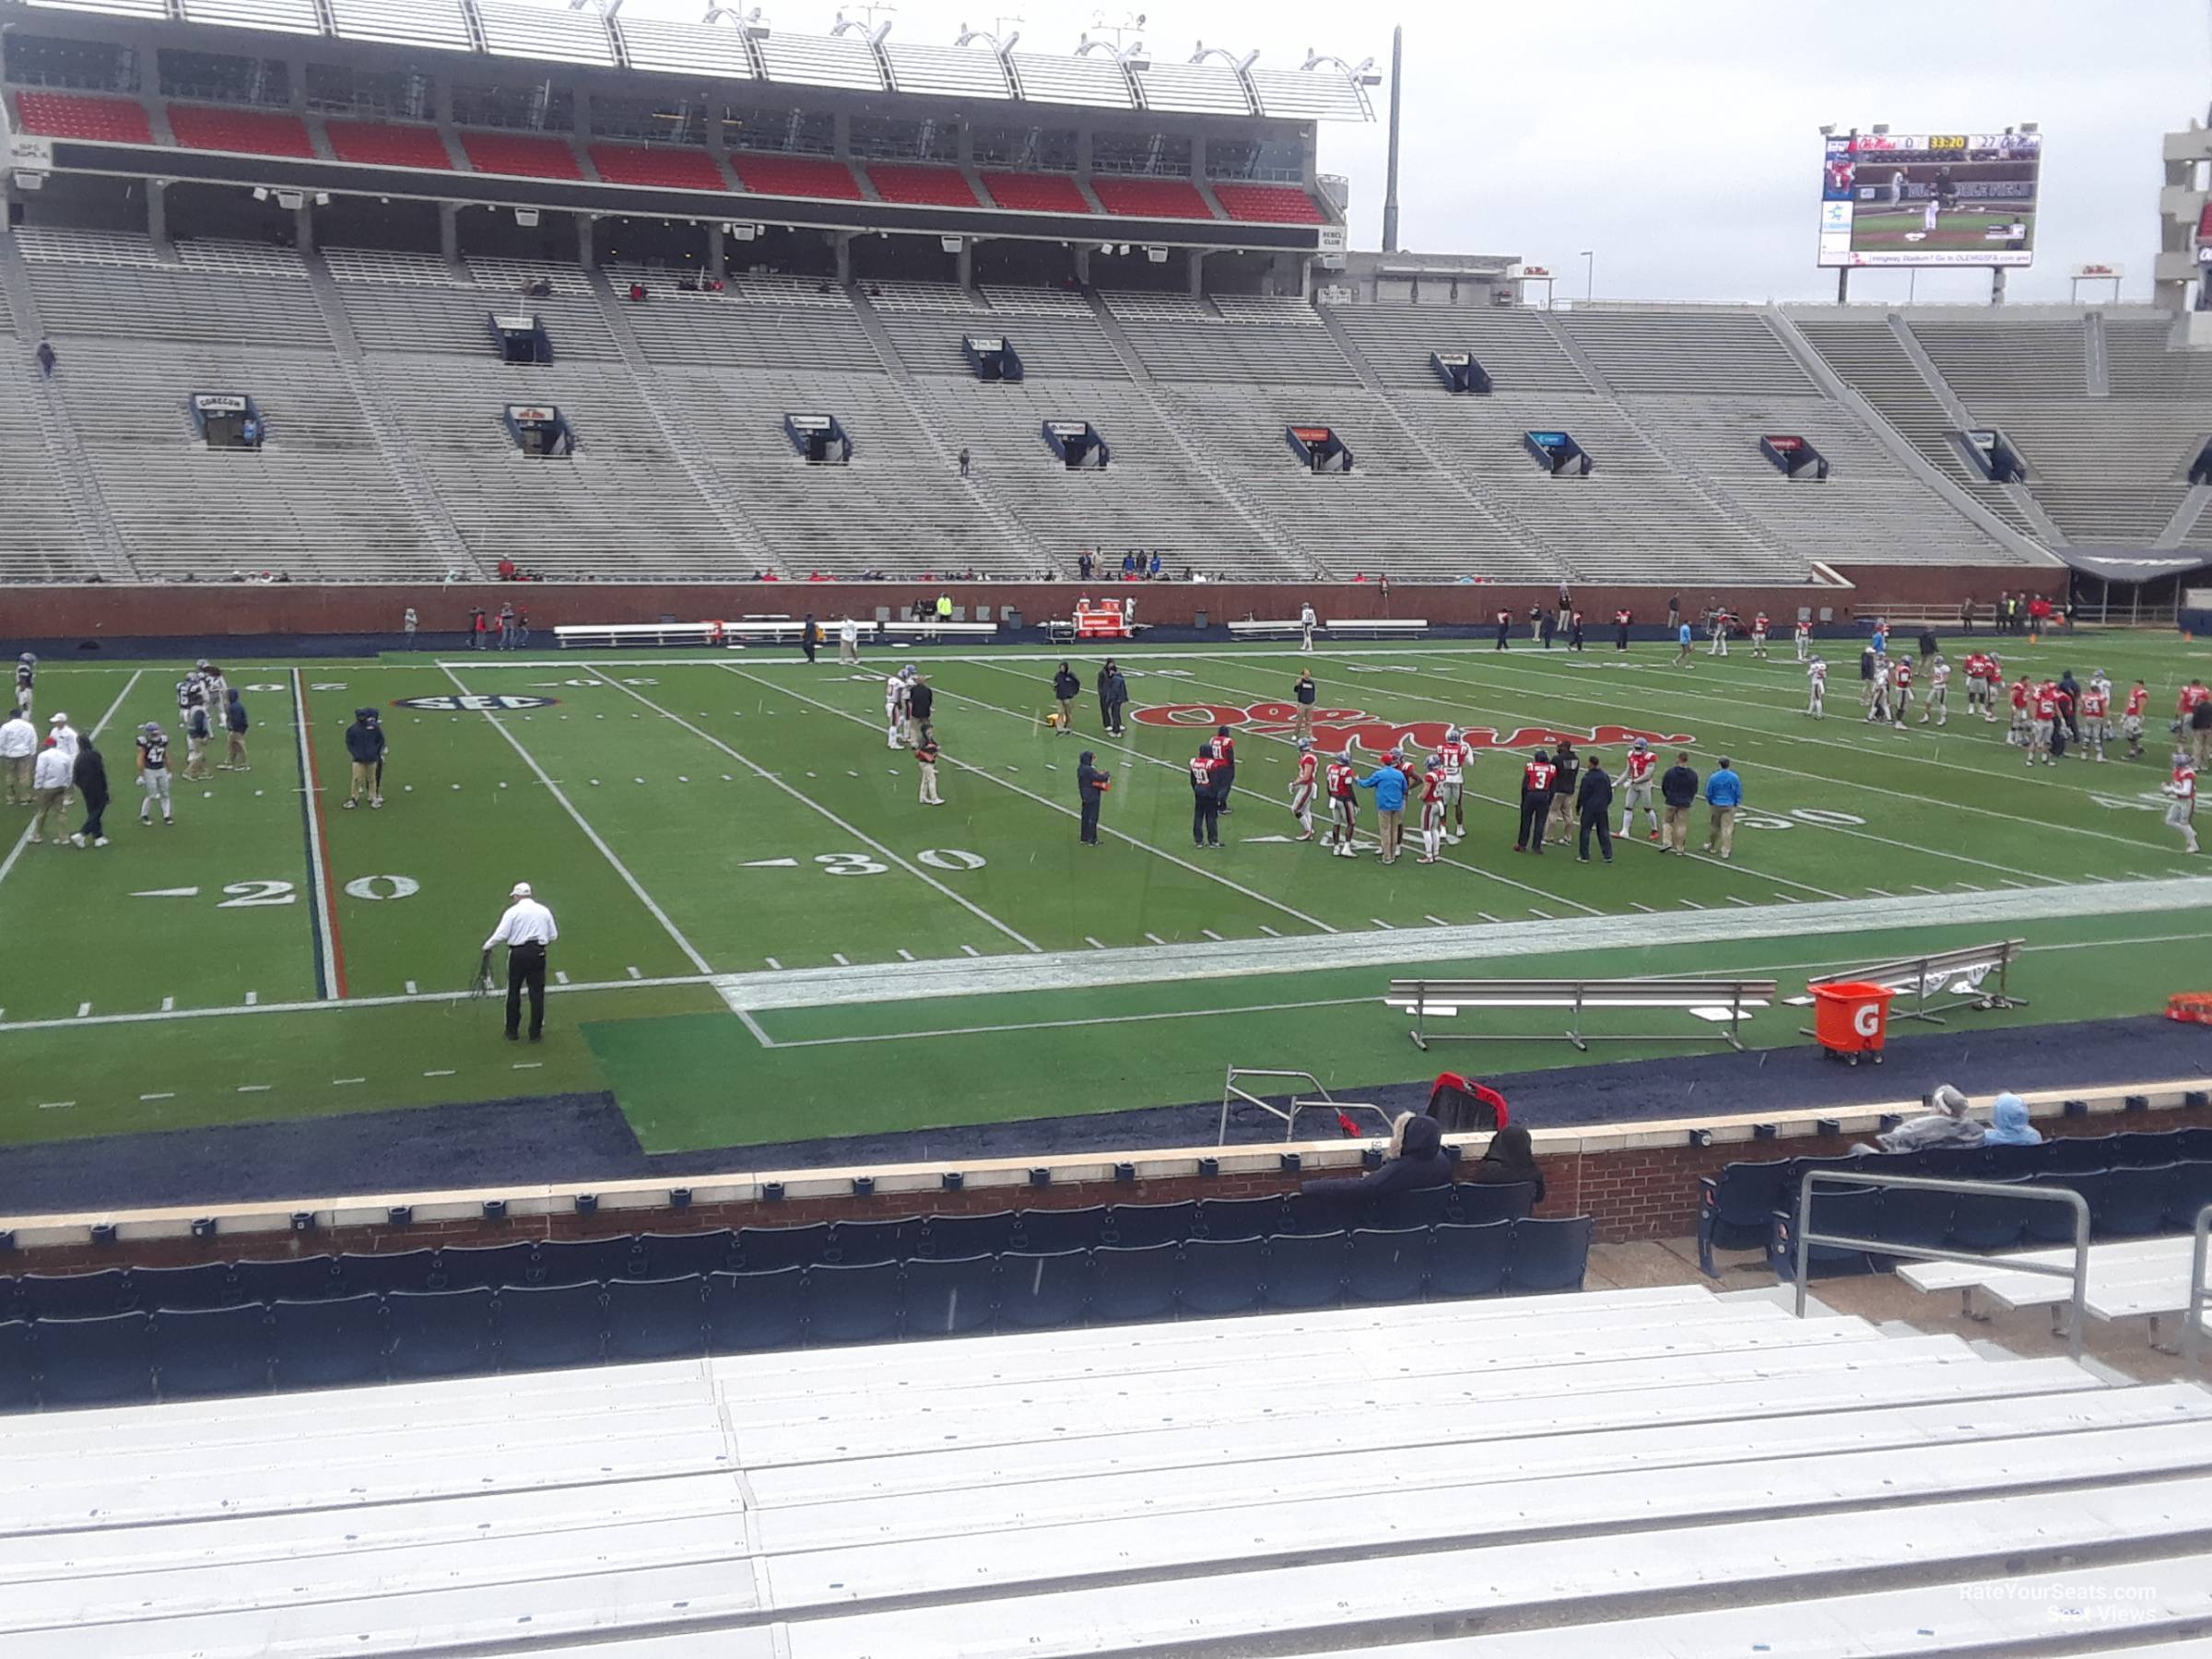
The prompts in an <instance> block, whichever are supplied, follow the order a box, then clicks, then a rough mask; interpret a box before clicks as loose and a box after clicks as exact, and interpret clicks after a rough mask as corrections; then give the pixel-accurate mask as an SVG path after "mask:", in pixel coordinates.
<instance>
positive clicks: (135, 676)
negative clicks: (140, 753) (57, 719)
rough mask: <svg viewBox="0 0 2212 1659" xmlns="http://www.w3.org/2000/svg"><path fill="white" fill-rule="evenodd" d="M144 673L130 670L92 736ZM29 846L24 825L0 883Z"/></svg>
mask: <svg viewBox="0 0 2212 1659" xmlns="http://www.w3.org/2000/svg"><path fill="white" fill-rule="evenodd" d="M145 673H146V670H145V669H143V668H136V669H133V670H132V672H131V677H130V678H129V679H127V680H125V681H124V682H123V689H122V690H120V691H118V692H117V693H116V694H115V700H114V701H113V702H112V703H110V704H109V705H108V712H106V713H105V714H102V715H101V716H100V723H99V724H97V725H95V726H94V727H93V728H92V735H93V736H95V737H98V736H99V735H100V733H102V732H104V731H106V730H107V729H108V722H109V721H111V720H112V719H114V718H115V711H116V710H118V709H120V708H122V707H123V700H124V698H126V697H128V696H130V694H131V688H132V687H133V686H135V685H136V684H137V683H138V681H139V678H140V677H141V676H143V675H144V674H145ZM110 787H111V789H112V787H113V785H112V784H111V785H110ZM29 845H30V826H29V824H26V825H24V826H23V833H22V834H20V835H18V837H16V844H15V845H14V846H13V847H10V848H9V849H8V853H7V856H6V858H0V881H6V879H7V873H8V872H9V871H10V870H12V869H14V868H15V867H16V860H17V859H18V858H20V857H22V856H23V849H24V848H26V847H28V846H29Z"/></svg>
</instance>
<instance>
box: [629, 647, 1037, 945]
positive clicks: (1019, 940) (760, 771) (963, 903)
mask: <svg viewBox="0 0 2212 1659" xmlns="http://www.w3.org/2000/svg"><path fill="white" fill-rule="evenodd" d="M715 666H716V667H719V668H722V669H723V670H724V672H725V673H730V674H735V675H736V676H737V677H738V678H740V679H745V680H752V683H753V684H754V685H756V686H759V687H761V688H763V689H765V690H769V691H774V690H776V689H777V688H775V687H773V686H771V685H769V684H768V683H767V682H766V681H765V680H759V679H754V678H753V677H752V676H751V675H749V674H746V673H744V672H742V671H740V670H738V669H735V668H731V667H729V665H727V664H719V663H718V664H716V665H715ZM597 672H599V673H600V674H602V675H604V674H606V669H604V668H599V669H597ZM616 689H618V690H619V691H621V692H622V693H623V694H624V695H625V696H628V697H632V698H635V699H636V700H638V701H639V702H641V703H643V704H644V705H645V706H646V707H647V708H649V709H651V710H652V711H653V712H654V713H656V714H659V715H661V716H662V717H663V718H664V719H667V720H672V721H674V722H675V723H676V724H677V725H679V726H681V727H683V728H684V730H685V731H687V732H688V733H690V734H691V735H693V736H694V737H697V738H699V739H700V741H701V742H703V743H710V744H712V745H713V746H714V747H716V748H718V749H720V750H721V751H722V752H723V753H724V754H725V755H727V756H728V757H729V758H730V759H733V760H735V761H736V762H737V764H738V765H740V766H742V767H744V768H745V769H746V770H747V771H750V772H752V773H753V774H754V776H756V777H759V778H764V779H766V780H767V781H768V782H771V783H773V784H774V785H775V786H776V787H777V788H778V789H780V790H782V792H783V793H784V794H787V795H789V796H790V797H791V798H792V799H793V800H794V801H797V802H799V803H800V804H802V805H803V806H806V807H807V808H808V809H809V810H810V811H813V812H816V813H818V814H819V815H820V816H821V817H822V818H826V819H828V820H829V821H830V823H832V824H835V825H836V826H837V827H838V828H839V829H840V830H843V831H844V832H845V833H846V834H847V835H850V836H852V837H853V840H855V841H861V842H863V843H864V844H865V845H867V846H869V847H872V848H874V849H875V851H876V852H877V853H878V854H879V855H881V856H882V857H885V858H888V859H889V860H890V861H891V862H892V863H893V864H895V865H898V866H899V867H900V869H902V870H904V871H905V872H906V873H907V874H908V875H909V876H912V877H914V878H915V879H916V880H917V881H921V882H923V883H924V884H925V885H927V886H929V887H932V888H935V889H936V890H937V891H938V892H940V893H942V894H943V895H944V896H945V897H946V898H947V899H949V900H952V901H953V902H954V903H955V904H957V905H959V907H960V908H961V909H962V910H964V911H966V912H968V913H969V914H970V915H971V916H973V917H975V918H976V920H978V921H979V922H982V923H983V924H986V925H987V926H989V927H990V928H991V929H992V930H993V931H994V932H996V933H1001V934H1004V935H1006V937H1007V938H1009V939H1011V940H1013V941H1014V943H1015V944H1017V945H1018V946H1020V947H1022V948H1023V949H1024V950H1031V951H1041V950H1042V949H1043V948H1044V947H1042V946H1041V945H1040V944H1038V943H1037V942H1036V941H1035V940H1034V939H1031V938H1030V937H1029V936H1028V935H1025V934H1023V933H1021V932H1020V931H1019V930H1018V929H1016V928H1013V927H1010V926H1008V925H1007V924H1006V923H1004V922H1001V921H1000V920H999V919H998V918H997V917H996V916H994V915H993V914H992V913H991V912H989V911H987V910H985V909H983V907H982V905H980V904H977V903H976V902H975V901H974V900H971V899H970V898H968V897H967V896H966V895H964V894H962V893H959V892H956V891H955V890H954V889H953V888H949V887H947V886H946V885H945V883H943V882H941V881H939V880H938V879H937V878H936V877H934V876H932V875H930V873H929V872H928V871H926V870H924V869H923V868H921V867H920V866H919V865H915V864H913V863H912V861H910V860H908V859H905V858H902V857H900V855H899V854H898V853H894V852H892V851H891V850H890V848H888V847H887V846H885V845H884V844H883V843H882V842H881V841H877V839H876V838H875V837H874V836H872V835H869V834H866V833H865V832H864V831H863V830H860V829H858V828H857V827H856V826H854V825H853V824H849V823H847V822H846V821H845V820H844V819H843V818H840V817H838V815H837V814H836V813H834V812H832V811H830V808H829V807H827V806H823V805H822V804H821V803H820V802H819V801H817V800H814V799H812V798H810V797H809V796H808V795H807V794H806V791H805V790H803V789H796V788H794V787H793V786H792V785H791V784H789V783H786V782H784V781H783V780H782V779H781V778H779V777H777V776H775V774H774V773H772V772H771V771H768V769H767V768H765V767H763V766H761V765H759V763H758V762H757V761H754V760H752V759H749V758H747V756H745V755H741V754H739V753H738V752H737V751H736V750H735V749H734V748H732V747H730V746H729V745H728V744H726V743H724V741H723V740H722V739H721V738H719V737H717V736H715V735H714V734H713V733H712V732H710V731H708V730H707V729H706V728H705V727H704V726H696V725H693V724H691V723H690V722H689V721H688V720H686V719H685V718H684V717H683V716H682V715H680V714H677V713H675V712H671V711H669V710H667V709H664V708H663V707H661V705H660V704H659V703H656V702H654V701H653V699H652V698H650V697H647V696H645V695H644V694H643V693H642V692H641V691H639V690H638V689H636V688H634V687H630V686H624V685H618V686H617V687H616ZM800 700H801V701H802V702H812V701H813V700H812V699H811V698H801V699H800ZM829 706H830V705H828V704H827V703H816V704H815V707H817V708H825V709H826V708H828V707H829ZM832 712H841V711H832ZM859 724H862V725H864V726H866V727H867V728H868V729H869V730H870V731H879V730H880V729H881V728H880V727H878V726H877V724H876V723H875V722H874V721H871V720H862V721H860V722H859ZM955 764H956V765H957V764H959V763H958V762H957V761H956V762H955Z"/></svg>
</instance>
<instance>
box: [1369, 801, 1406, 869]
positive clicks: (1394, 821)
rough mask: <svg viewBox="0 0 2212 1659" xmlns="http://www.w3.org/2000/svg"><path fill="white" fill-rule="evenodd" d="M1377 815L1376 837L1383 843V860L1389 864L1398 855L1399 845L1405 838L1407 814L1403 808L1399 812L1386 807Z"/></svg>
mask: <svg viewBox="0 0 2212 1659" xmlns="http://www.w3.org/2000/svg"><path fill="white" fill-rule="evenodd" d="M1375 817H1376V819H1377V825H1376V830H1375V839H1376V840H1378V841H1381V842H1382V862H1383V863H1384V864H1388V863H1389V862H1390V861H1391V860H1392V859H1394V858H1395V857H1397V855H1398V845H1399V843H1400V842H1401V841H1403V840H1404V839H1405V835H1406V814H1405V812H1404V810H1403V809H1401V810H1399V811H1397V812H1391V811H1389V810H1387V809H1384V810H1381V811H1378V812H1377V813H1376V814H1375Z"/></svg>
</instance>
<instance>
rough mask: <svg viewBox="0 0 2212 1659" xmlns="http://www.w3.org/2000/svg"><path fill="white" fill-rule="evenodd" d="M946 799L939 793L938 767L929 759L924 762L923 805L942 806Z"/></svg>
mask: <svg viewBox="0 0 2212 1659" xmlns="http://www.w3.org/2000/svg"><path fill="white" fill-rule="evenodd" d="M944 804H945V803H944V800H943V798H942V797H941V796H939V795H938V794H937V769H936V768H935V766H932V765H931V764H929V762H927V761H924V762H923V763H922V805H923V806H943V805H944Z"/></svg>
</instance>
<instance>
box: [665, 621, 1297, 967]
mask: <svg viewBox="0 0 2212 1659" xmlns="http://www.w3.org/2000/svg"><path fill="white" fill-rule="evenodd" d="M722 666H723V667H724V669H725V670H726V671H727V672H729V673H731V674H735V675H736V676H737V677H739V678H741V679H752V676H750V675H749V674H747V673H746V672H745V671H744V670H743V669H741V668H736V667H734V666H732V665H729V664H727V663H724V664H723V665H722ZM753 683H754V684H755V685H759V686H764V687H765V688H767V689H768V690H771V691H779V690H780V691H781V692H782V695H783V696H785V697H789V698H792V699H794V700H797V701H799V702H803V703H807V704H811V705H812V706H813V707H815V708H817V709H819V710H821V711H822V712H824V713H828V714H834V715H836V716H837V717H838V718H839V719H841V720H847V721H851V722H852V723H853V724H854V725H858V726H865V727H866V728H867V729H868V730H870V731H877V730H880V728H879V727H877V724H876V723H875V722H874V721H872V720H869V719H867V718H866V717H865V715H860V714H853V713H851V712H847V711H846V710H843V709H841V708H838V707H837V706H836V705H835V704H834V703H826V702H821V701H818V700H816V699H814V698H811V697H807V696H806V695H805V694H803V693H801V692H798V691H794V690H792V689H790V688H788V687H775V686H769V685H767V682H766V681H762V680H754V681H753ZM626 689H627V688H626ZM630 695H631V696H632V697H635V696H636V695H637V693H636V692H634V691H633V692H631V693H630ZM939 695H941V696H945V697H956V696H958V693H956V692H951V691H945V692H940V693H939ZM965 700H972V699H965ZM983 706H985V707H988V706H989V705H988V704H985V705H983ZM945 759H947V761H949V762H950V763H951V764H952V765H953V766H954V767H956V768H958V769H959V771H964V772H966V773H968V774H969V775H970V776H971V777H976V778H982V779H983V780H984V781H985V782H990V783H993V784H995V785H996V786H997V787H998V788H1000V789H1005V790H1010V791H1012V792H1013V793H1014V794H1018V795H1021V796H1023V797H1025V798H1027V799H1029V800H1031V801H1034V802H1036V803H1037V804H1038V805H1039V806H1042V807H1044V808H1045V809H1046V810H1048V811H1051V812H1056V813H1058V814H1059V815H1060V816H1061V817H1063V818H1081V817H1082V814H1081V813H1079V812H1078V811H1077V810H1076V808H1075V807H1073V806H1066V805H1064V804H1063V803H1061V802H1058V801H1054V800H1051V799H1048V798H1047V797H1045V796H1043V795H1041V794H1037V793H1036V792H1035V791H1034V790H1030V789H1024V788H1023V787H1022V786H1021V785H1020V784H1018V783H1009V782H1006V779H1004V778H1001V777H997V776H994V774H993V773H992V772H990V771H987V770H986V769H984V768H982V767H980V766H971V765H970V764H969V763H968V762H967V761H965V760H961V759H958V758H957V757H955V756H951V755H947V756H946V757H945ZM1099 828H1100V830H1101V831H1102V832H1103V833H1105V834H1107V835H1111V836H1112V837H1113V838H1114V839H1115V840H1116V841H1126V842H1128V843H1129V845H1131V846H1133V847H1135V848H1137V849H1138V850H1139V851H1141V852H1146V853H1151V854H1152V855H1153V856H1154V857H1155V858H1163V859H1165V860H1167V862H1168V863H1170V864H1171V865H1176V866H1177V867H1178V868H1180V869H1184V870H1188V871H1189V872H1190V873H1191V874H1192V875H1194V876H1203V877H1206V880H1208V881H1211V882H1215V883H1217V884H1218V885H1219V886H1221V887H1225V888H1229V889H1230V891H1231V892H1236V893H1241V894H1242V895H1243V896H1244V897H1245V898H1247V899H1250V900H1254V901H1255V902H1257V903H1260V904H1264V905H1265V906H1267V908H1268V909H1270V910H1273V911H1279V912H1281V913H1282V914H1284V915H1286V916H1289V917H1291V918H1293V919H1294V920H1296V921H1300V922H1303V923H1304V924H1306V925H1307V926H1308V927H1311V928H1313V929H1315V930H1317V931H1318V932H1321V933H1335V931H1336V930H1335V928H1333V927H1331V926H1330V925H1329V924H1327V923H1326V922H1324V921H1322V920H1321V919H1320V918H1318V917H1315V916H1309V915H1307V914H1306V913H1305V912H1303V911H1301V910H1298V909H1296V908H1295V907H1293V906H1291V905H1288V904H1284V903H1281V902H1279V901H1278V900H1274V899H1270V898H1268V897H1267V895H1266V894H1265V893H1261V892H1255V891H1254V890H1253V888H1248V887H1246V886H1244V885H1243V883H1241V882H1238V881H1232V880H1230V878H1229V877H1226V876H1224V875H1222V874H1221V873H1220V872H1219V871H1218V870H1209V869H1206V868H1205V867H1204V866H1203V865H1194V864H1192V863H1191V862H1189V861H1188V860H1187V859H1183V858H1179V857H1177V856H1176V855H1175V854H1174V853H1170V852H1167V851H1166V850H1164V849H1163V848H1159V847H1155V846H1153V845H1152V844H1151V843H1150V842H1149V841H1139V840H1138V839H1137V838H1136V837H1135V836H1134V835H1130V834H1128V833H1127V832H1125V831H1124V830H1116V829H1115V828H1114V827H1113V826H1112V825H1111V824H1105V823H1101V824H1100V826H1099ZM933 885H934V884H933ZM963 902H965V900H963ZM971 908H972V907H971ZM1030 948H1031V949H1032V950H1033V949H1035V948H1036V947H1035V946H1031V947H1030Z"/></svg>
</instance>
